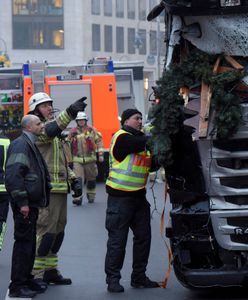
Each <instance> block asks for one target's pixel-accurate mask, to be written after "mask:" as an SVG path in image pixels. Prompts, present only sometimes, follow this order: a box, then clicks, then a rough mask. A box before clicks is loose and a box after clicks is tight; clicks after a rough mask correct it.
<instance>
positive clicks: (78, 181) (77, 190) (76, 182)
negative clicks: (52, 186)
mask: <svg viewBox="0 0 248 300" xmlns="http://www.w3.org/2000/svg"><path fill="white" fill-rule="evenodd" d="M71 189H72V190H73V192H74V194H73V195H72V197H73V198H78V197H81V196H82V193H83V184H82V178H81V177H78V178H75V179H73V180H72V183H71Z"/></svg>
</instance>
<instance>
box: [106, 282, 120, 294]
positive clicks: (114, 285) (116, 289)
mask: <svg viewBox="0 0 248 300" xmlns="http://www.w3.org/2000/svg"><path fill="white" fill-rule="evenodd" d="M108 291H109V292H110V293H123V292H124V287H123V286H122V285H121V284H120V283H119V281H112V282H109V284H108Z"/></svg>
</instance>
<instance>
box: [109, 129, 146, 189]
mask: <svg viewBox="0 0 248 300" xmlns="http://www.w3.org/2000/svg"><path fill="white" fill-rule="evenodd" d="M121 134H130V133H128V132H126V131H124V130H122V129H121V130H119V131H118V132H117V133H116V134H115V135H114V137H113V139H112V143H111V146H110V172H109V177H108V179H107V181H106V185H108V186H110V187H112V188H114V189H117V190H123V191H137V190H140V189H142V188H144V187H145V185H146V181H147V177H148V172H149V169H150V166H151V158H150V153H149V152H148V151H142V152H139V153H133V154H129V155H127V156H126V158H125V159H124V160H123V161H121V162H119V161H117V160H116V159H115V158H114V156H113V148H114V145H115V142H116V139H117V138H118V136H119V135H121Z"/></svg>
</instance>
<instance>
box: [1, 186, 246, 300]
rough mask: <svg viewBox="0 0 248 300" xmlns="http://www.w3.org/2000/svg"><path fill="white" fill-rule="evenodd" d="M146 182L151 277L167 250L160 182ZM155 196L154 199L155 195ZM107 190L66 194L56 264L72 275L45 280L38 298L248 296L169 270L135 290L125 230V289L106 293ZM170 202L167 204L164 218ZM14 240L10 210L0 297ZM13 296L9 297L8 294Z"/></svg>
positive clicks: (157, 271)
mask: <svg viewBox="0 0 248 300" xmlns="http://www.w3.org/2000/svg"><path fill="white" fill-rule="evenodd" d="M151 187H152V185H151V183H149V184H148V200H149V201H150V203H151V210H152V211H153V214H152V219H151V224H152V247H151V254H150V260H149V264H148V269H147V275H148V276H149V277H150V278H151V279H152V280H156V281H163V279H164V277H165V273H166V271H167V268H168V259H167V250H166V246H165V243H164V239H163V238H162V236H161V234H160V218H161V212H162V210H163V206H164V183H162V182H156V183H155V185H154V186H153V189H151ZM154 198H155V199H154ZM106 200H107V195H106V193H105V188H104V184H103V183H98V185H97V198H96V201H95V203H94V204H88V203H86V201H84V202H83V205H82V206H81V207H75V206H73V205H72V202H71V197H70V196H69V197H68V224H67V227H66V235H65V240H64V243H63V246H62V249H61V251H60V256H59V259H60V260H59V268H60V270H61V272H62V274H63V275H64V276H68V277H70V278H72V281H73V283H72V285H70V286H49V287H48V289H47V291H46V292H45V293H44V294H40V295H37V296H36V297H35V299H37V300H50V299H51V300H52V299H57V300H79V299H80V300H84V299H85V300H109V299H117V298H118V299H129V300H139V299H143V300H148V299H149V300H150V299H156V300H160V299H161V300H162V299H163V300H164V299H169V300H176V299H180V300H189V299H191V300H192V299H193V300H195V299H230V300H231V299H247V295H248V291H244V290H241V289H225V290H217V291H216V290H213V291H209V290H207V291H191V290H188V289H185V288H184V287H182V286H181V284H180V283H179V282H178V281H177V280H176V278H175V276H174V274H173V271H172V272H171V275H170V278H169V282H168V285H167V288H166V289H163V288H157V289H143V290H137V289H133V288H131V287H130V273H131V265H132V233H131V232H130V234H129V241H128V245H127V251H126V258H125V262H124V267H123V270H122V279H121V283H122V284H123V286H124V288H125V292H124V293H121V294H110V293H108V292H107V290H106V284H105V274H104V258H105V253H106V241H107V232H106V230H105V228H104V221H105V209H106ZM168 210H169V204H167V207H166V212H167V213H166V218H165V222H166V220H168ZM12 245H13V222H12V215H11V211H10V214H9V218H8V230H7V235H6V240H5V244H4V249H3V250H2V252H0V300H4V299H10V298H8V297H7V289H8V283H9V278H10V267H11V266H10V261H11V252H12ZM11 299H14V298H11Z"/></svg>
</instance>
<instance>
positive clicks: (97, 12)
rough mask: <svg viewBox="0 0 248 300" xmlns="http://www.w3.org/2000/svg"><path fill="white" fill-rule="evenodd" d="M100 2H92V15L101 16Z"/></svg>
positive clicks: (93, 0)
mask: <svg viewBox="0 0 248 300" xmlns="http://www.w3.org/2000/svg"><path fill="white" fill-rule="evenodd" d="M100 13H101V9H100V0H91V14H92V15H100Z"/></svg>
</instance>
